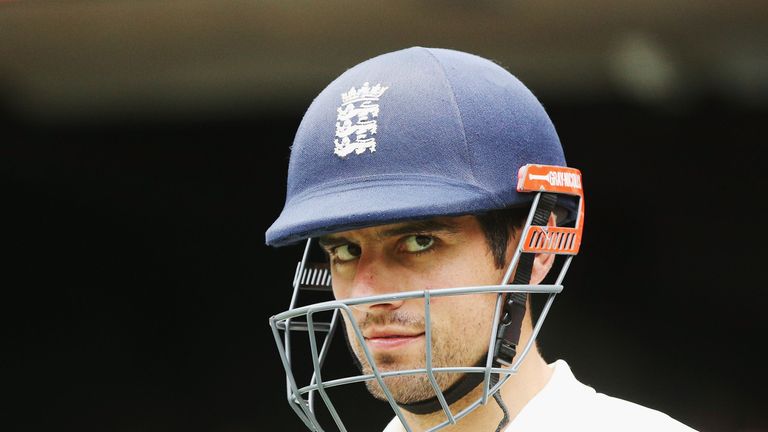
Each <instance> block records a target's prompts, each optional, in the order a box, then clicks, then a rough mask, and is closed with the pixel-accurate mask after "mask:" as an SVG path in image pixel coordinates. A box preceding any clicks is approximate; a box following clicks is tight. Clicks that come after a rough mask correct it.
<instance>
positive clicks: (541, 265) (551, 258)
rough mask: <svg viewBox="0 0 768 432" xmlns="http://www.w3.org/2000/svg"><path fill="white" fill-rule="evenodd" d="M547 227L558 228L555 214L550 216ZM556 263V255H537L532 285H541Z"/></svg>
mask: <svg viewBox="0 0 768 432" xmlns="http://www.w3.org/2000/svg"><path fill="white" fill-rule="evenodd" d="M547 226H548V227H555V226H557V218H556V217H555V214H554V213H552V214H550V215H549V220H548V221H547ZM554 263H555V254H549V253H538V254H536V258H534V259H533V269H531V285H537V284H540V283H541V281H543V280H544V278H545V277H546V276H547V273H549V270H550V269H551V268H552V265H554Z"/></svg>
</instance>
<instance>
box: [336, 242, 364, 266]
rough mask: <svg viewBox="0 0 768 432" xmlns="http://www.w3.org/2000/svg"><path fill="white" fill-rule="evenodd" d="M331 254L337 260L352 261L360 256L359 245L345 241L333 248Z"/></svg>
mask: <svg viewBox="0 0 768 432" xmlns="http://www.w3.org/2000/svg"><path fill="white" fill-rule="evenodd" d="M333 256H334V258H336V259H337V260H339V261H342V262H344V261H352V260H353V259H356V258H357V257H359V256H360V246H358V245H356V244H354V243H347V244H343V245H341V246H336V247H335V248H333Z"/></svg>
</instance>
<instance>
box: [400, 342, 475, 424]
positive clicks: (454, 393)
mask: <svg viewBox="0 0 768 432" xmlns="http://www.w3.org/2000/svg"><path fill="white" fill-rule="evenodd" d="M484 366H485V356H483V358H481V359H480V361H479V362H477V363H476V364H475V367H484ZM483 378H484V375H483V374H481V373H467V374H464V375H463V376H462V377H461V378H459V380H458V381H456V382H455V383H454V384H453V385H452V386H450V387H449V388H448V389H447V390H445V391H443V397H444V398H445V403H446V404H447V405H448V406H450V405H452V404H453V403H454V402H456V401H458V400H459V399H461V398H463V397H464V396H466V395H467V393H469V392H471V391H472V389H474V388H475V387H477V386H478V385H480V383H481V382H483ZM398 405H399V406H400V407H401V408H402V409H404V410H406V411H408V412H411V413H413V414H430V413H433V412H437V411H442V410H443V406H442V405H440V400H439V399H437V396H433V397H431V398H429V399H424V400H420V401H417V402H413V403H407V404H406V403H398Z"/></svg>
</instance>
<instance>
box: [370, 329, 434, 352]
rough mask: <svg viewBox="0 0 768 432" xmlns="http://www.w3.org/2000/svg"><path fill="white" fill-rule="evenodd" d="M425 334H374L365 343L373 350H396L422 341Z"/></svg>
mask: <svg viewBox="0 0 768 432" xmlns="http://www.w3.org/2000/svg"><path fill="white" fill-rule="evenodd" d="M423 338H424V332H421V333H415V334H400V333H384V332H373V333H371V334H369V335H367V336H366V337H365V342H366V343H367V344H368V346H369V347H370V348H373V349H379V350H382V349H394V348H400V347H403V346H405V345H408V344H411V343H414V342H417V341H421V340H422V339H423Z"/></svg>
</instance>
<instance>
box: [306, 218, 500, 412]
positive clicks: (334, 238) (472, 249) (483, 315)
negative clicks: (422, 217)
mask: <svg viewBox="0 0 768 432" xmlns="http://www.w3.org/2000/svg"><path fill="white" fill-rule="evenodd" d="M510 243H512V242H510ZM320 244H321V245H322V246H323V248H324V249H325V250H326V252H327V253H328V254H329V256H330V260H331V272H332V276H333V292H334V295H335V296H336V298H337V299H339V300H343V299H349V298H358V297H368V296H373V295H381V294H393V293H398V292H404V291H417V290H425V289H426V290H428V289H437V288H452V287H461V286H479V285H496V284H499V283H500V282H501V279H502V277H503V272H504V270H503V269H498V268H496V266H495V265H494V260H493V256H492V254H491V251H490V249H489V247H488V243H487V242H486V238H485V234H484V233H483V231H482V229H481V227H480V224H479V223H478V221H477V219H475V217H473V216H461V217H442V218H435V219H430V220H426V221H414V222H406V223H398V224H392V225H382V226H377V227H372V228H364V229H359V230H353V231H346V232H342V233H338V234H333V235H329V236H325V237H322V238H321V239H320ZM514 246H515V245H514V244H510V248H508V251H509V250H512V248H514ZM495 302H496V295H495V294H492V293H491V294H476V295H461V296H447V297H434V298H431V299H430V305H431V307H430V316H431V326H432V365H433V367H451V366H453V367H466V366H474V365H475V364H476V363H478V361H480V360H481V359H482V358H484V356H485V354H486V352H487V350H488V342H489V338H490V334H491V325H492V318H493V313H494V305H495ZM352 310H353V314H354V317H353V318H354V320H355V321H356V322H357V324H358V325H359V327H360V330H361V331H362V333H363V336H364V337H365V343H366V345H367V346H368V349H369V350H370V352H371V355H372V356H373V358H374V361H375V363H376V366H377V367H378V368H379V370H380V371H382V372H384V371H392V370H403V369H418V368H424V367H425V354H426V349H425V348H426V338H425V334H424V331H425V311H424V299H422V298H419V299H410V300H391V301H381V302H377V303H368V304H363V305H359V306H354V307H352ZM346 324H347V325H346V330H347V335H348V338H349V340H350V342H351V345H352V349H353V350H354V352H355V354H356V355H357V357H358V359H359V360H360V362H361V363H362V365H363V371H364V373H371V367H370V364H369V362H368V361H367V360H366V358H365V355H364V354H363V349H362V347H361V343H360V341H359V340H357V338H356V337H355V334H354V331H353V330H352V327H351V325H350V323H349V322H347V323H346ZM459 377H460V375H459V374H446V373H436V374H435V378H436V379H437V382H438V384H439V385H440V387H441V389H443V390H445V389H447V388H448V387H450V386H451V385H452V384H453V383H454V382H456V380H457V379H458V378H459ZM385 383H386V384H387V386H388V388H389V390H390V391H391V392H392V394H393V396H394V398H395V400H397V401H398V402H400V403H412V402H416V401H420V400H424V399H428V398H431V397H433V396H434V395H435V394H434V391H433V390H432V387H431V385H430V384H429V380H428V378H427V377H426V375H424V374H418V375H410V376H398V377H389V378H386V379H385ZM367 385H368V389H369V391H370V392H371V393H372V394H373V395H374V396H375V397H377V398H380V399H384V394H383V392H382V390H381V388H380V387H379V385H378V383H377V382H376V381H368V383H367Z"/></svg>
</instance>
